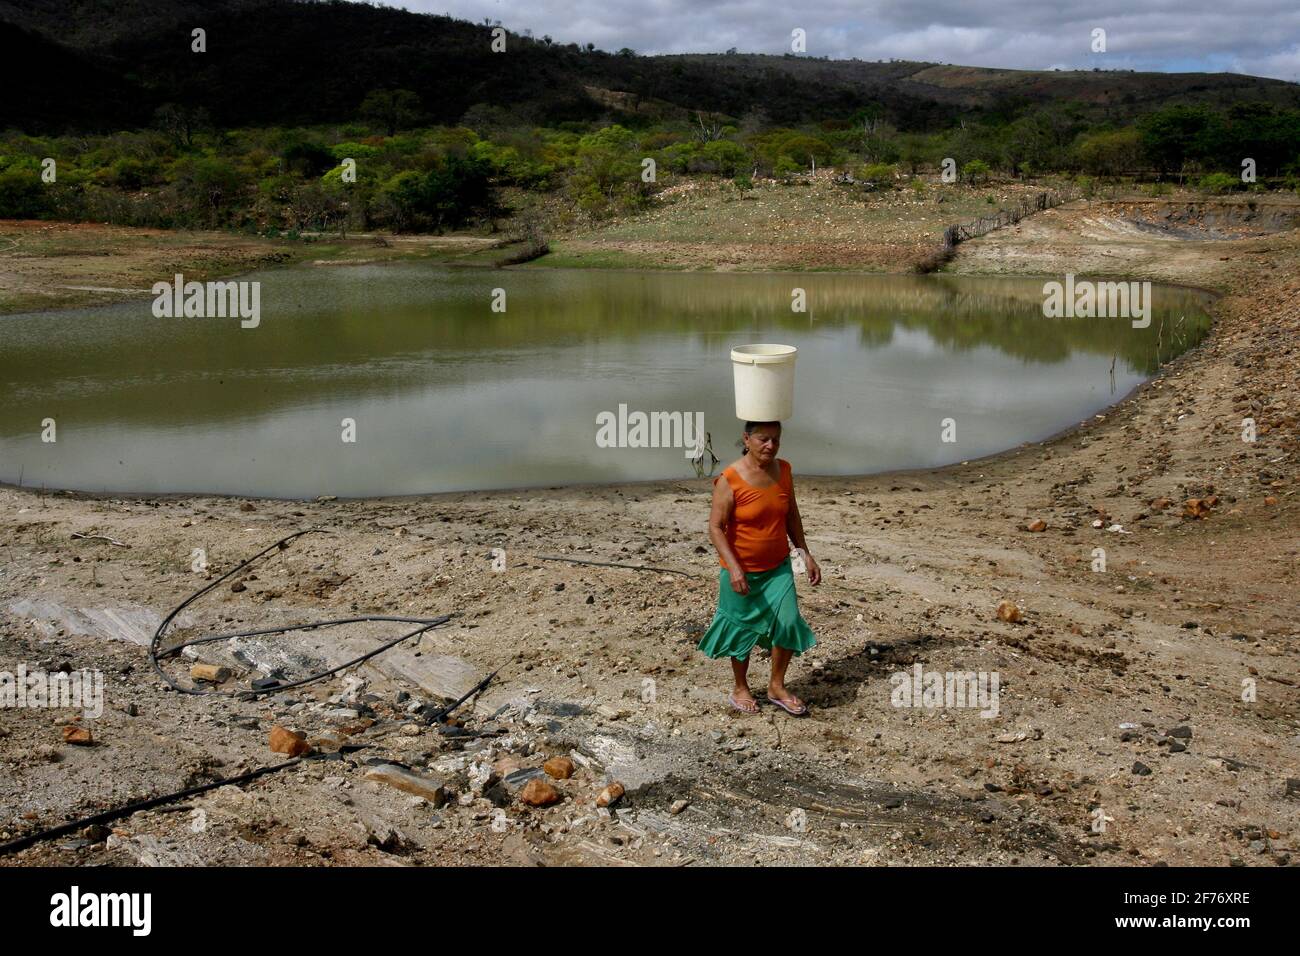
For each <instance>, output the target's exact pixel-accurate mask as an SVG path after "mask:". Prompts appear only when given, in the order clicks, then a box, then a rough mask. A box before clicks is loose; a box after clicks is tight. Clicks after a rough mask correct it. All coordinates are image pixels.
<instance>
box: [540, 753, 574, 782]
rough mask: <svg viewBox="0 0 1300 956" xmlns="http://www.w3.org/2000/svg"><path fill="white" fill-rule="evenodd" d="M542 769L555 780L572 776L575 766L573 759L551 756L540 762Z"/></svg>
mask: <svg viewBox="0 0 1300 956" xmlns="http://www.w3.org/2000/svg"><path fill="white" fill-rule="evenodd" d="M542 769H543V770H545V771H546V773H547V774H548V775H549V776H552V777H554V778H555V779H556V780H568V779H569V778H570V777H572V776H573V771H574V770H575V769H576V768H575V767H574V764H573V761H572V760H570V759H569V758H568V757H552V758H551V759H550V760H548V761H546V763H544V764H542Z"/></svg>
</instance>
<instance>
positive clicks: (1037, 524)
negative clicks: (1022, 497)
mask: <svg viewBox="0 0 1300 956" xmlns="http://www.w3.org/2000/svg"><path fill="white" fill-rule="evenodd" d="M1025 530H1026V531H1046V530H1047V522H1046V521H1044V520H1043V519H1042V518H1035V519H1034V520H1033V521H1031V522H1029V524H1027V525H1025Z"/></svg>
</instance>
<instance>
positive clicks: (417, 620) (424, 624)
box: [149, 528, 451, 700]
mask: <svg viewBox="0 0 1300 956" xmlns="http://www.w3.org/2000/svg"><path fill="white" fill-rule="evenodd" d="M324 533H326V532H325V530H324V529H323V528H305V529H303V530H302V531H295V532H294V533H293V534H290V535H286V536H285V537H283V538H281V539H280V540H279V541H277V542H275V543H274V544H272V545H270V546H268V547H265V548H263V549H262V550H261V551H259V552H257V554H255V555H253V556H252V557H251V558H249V559H247V560H246V561H242V562H240V563H239V564H237V565H235V567H233V568H231V569H230V570H229V571H227V572H226V573H225V574H223V575H221V577H219V578H217V579H216V580H215V581H212V582H211V583H210V584H206V585H204V586H203V587H202V588H200V589H199V590H197V591H195V592H194V593H193V594H191V595H190V596H189V597H188V598H186V599H185V600H184V601H182V602H181V603H180V604H178V605H177V606H176V608H175V610H173V611H172V612H171V613H170V614H168V615H167V616H166V617H165V618H163V620H162V623H160V624H159V625H158V630H157V631H155V632H154V635H153V639H152V640H151V641H150V642H149V662H150V663H151V664H153V669H154V670H155V671H156V672H157V673H158V676H159V677H161V678H162V679H163V680H164V681H165V682H166V683H167V686H169V687H170V688H171V689H172V690H174V691H176V692H177V693H181V694H190V695H192V696H196V697H214V696H215V697H235V698H239V699H242V700H255V699H256V698H258V697H262V696H265V695H268V694H278V693H281V692H282V691H285V690H289V689H290V688H293V687H302V686H303V685H304V684H313V683H315V682H316V681H318V680H324V679H325V678H326V677H330V676H333V675H334V674H337V673H338V672H339V671H342V670H347V669H348V668H349V667H355V666H356V665H357V664H360V663H363V662H364V661H368V660H370V658H372V657H375V656H377V655H379V654H382V653H384V652H385V651H387V650H389V649H390V648H393V647H395V646H397V645H398V644H400V643H402V642H403V641H406V640H410V639H411V638H412V637H418V636H419V635H421V634H423V633H424V632H425V631H429V630H432V629H433V628H435V627H438V626H440V625H442V624H446V623H447V622H448V621H449V620H451V615H450V614H443V615H441V616H440V617H435V618H424V617H394V616H392V615H384V614H369V615H362V616H360V617H344V618H334V619H332V620H327V621H313V622H311V623H310V624H290V625H288V626H286V627H268V628H259V629H257V630H252V631H236V632H234V633H230V634H210V635H208V636H206V637H200V638H196V639H195V640H192V641H186V642H185V643H183V644H176V645H174V646H172V647H169V648H167V649H166V650H163V649H161V648H160V645H161V643H162V638H163V633H164V632H165V631H166V630H167V628H168V627H169V626H170V625H171V623H172V621H174V620H175V619H176V616H177V615H179V614H180V613H181V611H183V610H185V608H187V607H189V606H190V605H191V604H193V603H194V602H195V601H197V600H198V599H199V598H201V597H203V595H205V594H207V593H208V592H209V591H211V590H212V589H213V588H215V587H217V585H219V584H221V582H223V581H225V580H227V579H228V578H230V577H232V576H234V575H236V574H238V573H239V572H240V571H242V570H244V568H246V567H248V566H249V565H250V564H252V563H253V562H254V561H257V560H259V559H260V558H263V557H265V556H266V555H268V554H270V553H271V552H272V551H275V550H277V549H279V550H284V549H285V548H287V547H288V546H289V542H290V541H293V540H294V539H295V538H300V537H302V536H303V535H305V534H324ZM363 621H400V622H402V623H405V624H419V625H420V626H419V627H417V628H416V629H415V630H413V631H410V632H409V633H406V634H403V635H402V636H401V637H397V638H394V639H393V640H391V641H388V642H387V643H385V644H381V645H380V646H379V647H377V648H375V649H374V650H372V651H369V652H368V653H365V654H362V655H361V656H360V657H355V658H353V659H352V660H350V661H348V662H347V663H344V664H339V665H338V666H337V667H331V668H329V669H328V670H324V671H319V672H317V673H315V674H311V675H309V676H307V677H304V678H302V679H301V680H296V681H291V682H289V683H279V682H277V683H276V684H275V686H274V687H265V688H262V689H253V690H241V691H229V692H228V691H218V690H201V689H199V688H197V687H182V686H181V685H180V684H178V683H176V681H174V680H172V678H171V675H169V674H168V673H167V672H166V671H164V670H163V668H162V664H161V663H160V661H161V660H162V659H163V658H166V657H173V656H175V655H176V654H179V653H180V651H181V649H182V648H186V647H193V646H194V645H196V644H211V643H214V642H217V641H231V640H234V639H235V638H238V637H256V636H260V635H264V634H287V633H289V632H291V631H310V630H315V629H316V628H318V627H336V626H338V625H340V624H355V623H358V622H363Z"/></svg>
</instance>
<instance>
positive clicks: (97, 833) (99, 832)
mask: <svg viewBox="0 0 1300 956" xmlns="http://www.w3.org/2000/svg"><path fill="white" fill-rule="evenodd" d="M112 832H113V831H112V830H110V829H109V828H108V827H106V826H104V824H102V823H92V824H91V825H90V826H88V827H86V828H84V829H83V830H82V831H81V836H82V838H84V839H86V840H89V841H90V842H91V843H103V842H104V841H105V840H107V839H108V837H109V834H111V833H112Z"/></svg>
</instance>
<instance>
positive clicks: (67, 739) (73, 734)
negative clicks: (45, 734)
mask: <svg viewBox="0 0 1300 956" xmlns="http://www.w3.org/2000/svg"><path fill="white" fill-rule="evenodd" d="M63 742H64V743H65V744H74V745H76V746H78V747H89V746H90V745H91V744H93V743H94V742H95V738H94V736H93V735H92V734H91V733H90V728H89V727H77V726H74V725H72V724H69V725H68V726H67V727H64V728H63Z"/></svg>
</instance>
